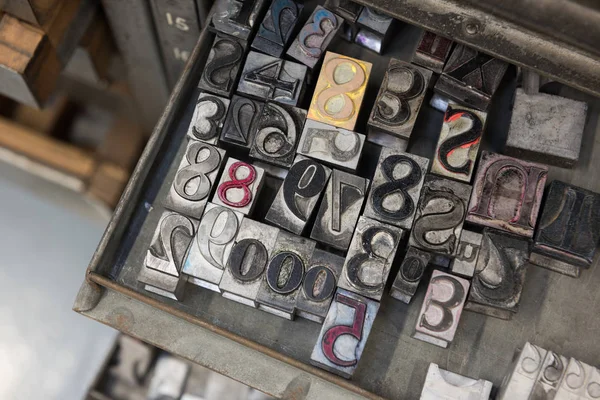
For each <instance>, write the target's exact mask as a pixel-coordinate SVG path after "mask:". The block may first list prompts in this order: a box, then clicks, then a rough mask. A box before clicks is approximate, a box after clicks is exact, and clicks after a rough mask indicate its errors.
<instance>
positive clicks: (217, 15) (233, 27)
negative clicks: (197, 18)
mask: <svg viewBox="0 0 600 400" xmlns="http://www.w3.org/2000/svg"><path fill="white" fill-rule="evenodd" d="M265 3H266V1H265V0H218V1H216V4H215V10H214V14H213V16H212V20H211V25H212V26H211V27H212V28H213V29H214V30H216V31H218V32H223V33H226V34H228V35H231V36H234V37H236V38H240V39H244V40H248V39H250V36H251V35H252V32H253V31H254V26H255V25H257V23H258V20H259V19H260V17H261V14H262V11H263V9H264V7H265Z"/></svg>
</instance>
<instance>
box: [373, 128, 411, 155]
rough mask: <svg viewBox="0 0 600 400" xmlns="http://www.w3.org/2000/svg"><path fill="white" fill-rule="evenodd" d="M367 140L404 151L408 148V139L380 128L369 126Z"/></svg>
mask: <svg viewBox="0 0 600 400" xmlns="http://www.w3.org/2000/svg"><path fill="white" fill-rule="evenodd" d="M367 141H369V142H371V143H375V144H378V145H379V146H381V147H388V148H391V149H394V150H397V151H400V152H402V153H406V152H407V151H406V149H407V148H408V140H406V139H402V138H399V137H398V136H394V135H389V134H387V133H384V132H382V131H380V130H379V129H373V128H368V135H367Z"/></svg>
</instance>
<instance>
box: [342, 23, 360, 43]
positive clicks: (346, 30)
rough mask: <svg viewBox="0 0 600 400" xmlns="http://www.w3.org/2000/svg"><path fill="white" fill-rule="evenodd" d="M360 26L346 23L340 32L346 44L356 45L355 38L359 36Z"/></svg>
mask: <svg viewBox="0 0 600 400" xmlns="http://www.w3.org/2000/svg"><path fill="white" fill-rule="evenodd" d="M358 31H359V28H358V25H356V24H352V23H349V22H346V23H345V24H344V26H342V29H341V31H340V37H341V38H342V39H344V40H345V41H346V42H350V43H354V38H356V35H357V34H358Z"/></svg>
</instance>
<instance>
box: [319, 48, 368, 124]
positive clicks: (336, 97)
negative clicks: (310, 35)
mask: <svg viewBox="0 0 600 400" xmlns="http://www.w3.org/2000/svg"><path fill="white" fill-rule="evenodd" d="M371 67H372V65H371V64H370V63H368V62H365V61H361V60H357V59H354V58H350V57H346V56H342V55H339V54H336V53H332V52H327V54H325V60H324V61H323V67H322V68H321V73H320V74H319V80H318V81H317V85H316V87H315V92H314V95H313V98H312V101H311V103H310V108H309V109H308V119H312V120H314V121H319V122H323V123H325V124H329V125H334V126H337V127H340V128H343V129H348V130H350V131H353V130H354V127H355V125H356V119H357V118H358V113H359V111H360V107H361V105H362V101H363V97H364V95H365V90H366V88H367V82H368V81H369V76H370V74H371Z"/></svg>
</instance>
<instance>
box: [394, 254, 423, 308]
mask: <svg viewBox="0 0 600 400" xmlns="http://www.w3.org/2000/svg"><path fill="white" fill-rule="evenodd" d="M430 261H431V253H428V252H426V251H421V250H419V249H417V248H415V247H409V248H408V250H407V251H406V255H405V256H404V260H403V261H402V264H400V269H399V270H398V275H396V279H394V284H393V285H392V289H391V290H390V296H392V297H393V298H395V299H396V300H400V301H401V302H403V303H406V304H409V303H410V300H411V299H412V297H413V296H414V294H415V292H416V291H417V288H418V287H419V282H421V278H422V277H423V274H424V273H425V268H427V265H429V262H430Z"/></svg>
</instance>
